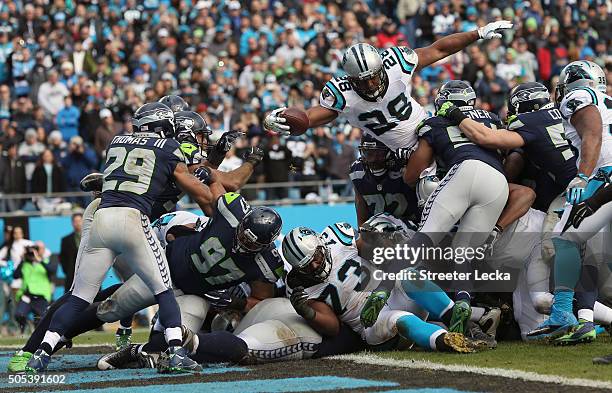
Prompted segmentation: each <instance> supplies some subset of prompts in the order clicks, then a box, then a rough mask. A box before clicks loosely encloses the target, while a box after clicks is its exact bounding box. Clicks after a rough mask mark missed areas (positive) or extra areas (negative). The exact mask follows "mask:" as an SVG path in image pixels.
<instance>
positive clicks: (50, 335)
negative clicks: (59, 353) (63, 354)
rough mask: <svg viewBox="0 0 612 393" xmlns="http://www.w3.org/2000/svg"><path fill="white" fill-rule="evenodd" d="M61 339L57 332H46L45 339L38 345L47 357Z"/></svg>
mask: <svg viewBox="0 0 612 393" xmlns="http://www.w3.org/2000/svg"><path fill="white" fill-rule="evenodd" d="M61 337H62V336H61V335H60V334H59V333H57V332H52V331H47V333H45V338H43V342H42V344H40V349H42V350H43V351H45V352H46V353H47V354H49V355H50V354H52V353H53V348H55V346H56V345H57V343H58V342H59V341H60V338H61Z"/></svg>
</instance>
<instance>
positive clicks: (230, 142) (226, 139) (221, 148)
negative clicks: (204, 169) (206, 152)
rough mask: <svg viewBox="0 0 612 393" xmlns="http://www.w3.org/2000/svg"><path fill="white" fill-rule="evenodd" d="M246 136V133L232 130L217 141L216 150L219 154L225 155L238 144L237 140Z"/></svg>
mask: <svg viewBox="0 0 612 393" xmlns="http://www.w3.org/2000/svg"><path fill="white" fill-rule="evenodd" d="M243 135H244V132H242V131H241V130H231V131H226V132H224V133H223V135H221V138H219V140H218V141H217V144H216V145H215V150H216V151H218V152H219V153H222V154H223V155H225V153H227V152H228V151H230V150H231V149H232V146H234V144H235V143H236V140H238V138H240V137H241V136H243Z"/></svg>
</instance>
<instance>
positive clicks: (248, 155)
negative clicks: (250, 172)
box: [243, 146, 264, 167]
mask: <svg viewBox="0 0 612 393" xmlns="http://www.w3.org/2000/svg"><path fill="white" fill-rule="evenodd" d="M263 158H264V151H263V150H262V149H261V148H259V147H258V146H251V147H249V148H248V149H247V151H246V152H245V153H244V156H243V159H244V161H246V162H248V163H250V164H251V165H253V167H256V166H257V165H259V164H260V163H261V161H262V160H263Z"/></svg>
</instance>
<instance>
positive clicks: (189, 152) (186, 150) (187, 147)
mask: <svg viewBox="0 0 612 393" xmlns="http://www.w3.org/2000/svg"><path fill="white" fill-rule="evenodd" d="M180 148H181V151H182V152H183V154H185V156H187V157H191V156H193V155H194V154H195V153H196V152H197V151H198V147H197V146H195V145H193V144H191V143H187V142H184V143H181V145H180Z"/></svg>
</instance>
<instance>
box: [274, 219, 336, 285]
mask: <svg viewBox="0 0 612 393" xmlns="http://www.w3.org/2000/svg"><path fill="white" fill-rule="evenodd" d="M282 250H283V257H284V259H285V260H286V261H287V262H288V263H289V264H290V265H291V266H292V268H293V269H295V270H297V271H298V272H300V273H301V274H304V275H307V276H309V277H310V278H312V279H314V280H316V281H318V282H325V281H326V280H327V278H328V277H329V274H330V273H331V269H332V265H333V264H332V256H331V251H330V250H329V248H328V247H327V246H326V245H325V242H324V241H323V240H322V239H321V237H320V236H319V235H318V234H317V233H316V232H315V231H313V230H312V229H310V228H305V227H297V228H294V229H292V230H291V231H290V232H289V233H288V234H287V236H285V238H284V239H283V243H282Z"/></svg>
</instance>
